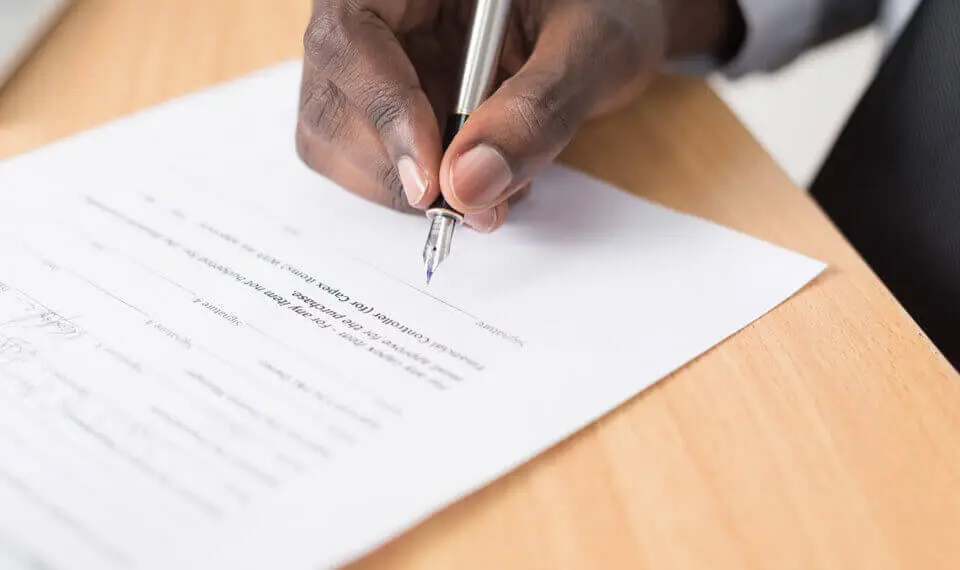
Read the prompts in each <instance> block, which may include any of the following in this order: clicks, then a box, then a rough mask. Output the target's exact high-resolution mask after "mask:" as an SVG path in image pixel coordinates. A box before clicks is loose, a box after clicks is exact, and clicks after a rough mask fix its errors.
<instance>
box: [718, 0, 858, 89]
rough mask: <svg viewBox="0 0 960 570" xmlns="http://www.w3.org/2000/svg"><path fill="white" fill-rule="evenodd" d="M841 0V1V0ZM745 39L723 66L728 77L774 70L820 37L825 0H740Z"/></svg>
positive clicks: (825, 9)
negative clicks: (733, 55) (738, 50)
mask: <svg viewBox="0 0 960 570" xmlns="http://www.w3.org/2000/svg"><path fill="white" fill-rule="evenodd" d="M840 1H841V2H842V1H844V0H840ZM739 2H740V9H741V11H742V13H743V19H744V21H745V22H746V38H745V39H744V44H743V47H742V48H741V49H740V52H739V53H738V54H737V56H736V57H735V58H734V59H733V60H732V61H731V62H729V63H728V64H727V65H726V66H724V67H723V68H722V71H724V73H725V74H726V75H728V76H731V77H740V76H742V75H746V74H747V73H750V72H754V71H773V70H776V69H778V68H780V67H782V66H784V65H786V64H787V63H789V62H791V61H793V60H794V59H795V58H796V57H797V56H799V55H800V54H801V53H802V52H803V51H804V50H806V49H807V48H809V47H811V46H812V45H814V44H816V43H817V41H818V40H819V35H820V31H821V22H823V20H824V18H825V16H826V12H827V8H826V6H825V4H829V2H826V3H825V2H824V0H739Z"/></svg>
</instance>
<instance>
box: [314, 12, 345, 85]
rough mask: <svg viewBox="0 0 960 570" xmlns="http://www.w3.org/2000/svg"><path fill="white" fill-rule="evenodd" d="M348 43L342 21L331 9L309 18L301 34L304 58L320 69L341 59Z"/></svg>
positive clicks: (322, 69)
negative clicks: (305, 29) (305, 28)
mask: <svg viewBox="0 0 960 570" xmlns="http://www.w3.org/2000/svg"><path fill="white" fill-rule="evenodd" d="M349 45H350V42H349V38H348V35H347V32H346V29H345V28H344V26H343V22H342V21H341V19H340V18H339V17H338V16H337V15H336V14H335V13H333V12H332V11H323V12H320V13H319V14H317V15H315V16H314V17H313V18H311V20H310V24H309V25H307V31H306V32H305V33H304V35H303V50H304V54H305V55H306V59H307V60H308V61H309V62H310V63H312V64H313V65H314V66H315V67H316V68H317V69H318V70H321V71H324V70H326V69H328V68H329V67H330V66H332V65H334V64H335V63H336V62H338V61H341V60H342V59H343V56H344V53H345V52H346V51H347V50H348V49H349Z"/></svg>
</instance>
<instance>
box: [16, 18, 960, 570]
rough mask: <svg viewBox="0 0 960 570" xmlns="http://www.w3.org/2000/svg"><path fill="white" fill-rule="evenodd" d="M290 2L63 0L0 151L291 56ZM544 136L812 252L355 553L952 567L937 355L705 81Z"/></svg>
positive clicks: (612, 175) (876, 569) (953, 494)
mask: <svg viewBox="0 0 960 570" xmlns="http://www.w3.org/2000/svg"><path fill="white" fill-rule="evenodd" d="M308 16H309V3H308V2H306V1H294V0H272V1H270V2H265V1H263V0H204V1H202V2H197V1H196V0H156V1H153V2H140V1H135V0H126V1H124V0H80V1H79V2H78V3H77V6H76V7H74V8H73V9H72V11H71V13H70V14H68V15H67V17H66V18H65V20H64V21H63V22H62V23H61V24H60V26H59V27H58V28H57V29H56V30H55V32H54V34H53V36H52V37H51V38H50V40H49V41H48V42H47V43H46V44H45V45H44V47H43V48H42V49H41V50H40V51H39V52H38V53H37V54H36V56H35V57H34V58H33V59H32V60H31V61H30V62H29V63H28V64H27V65H26V66H25V67H24V68H23V69H22V70H21V72H20V73H19V74H18V76H17V77H16V78H15V79H14V81H13V82H12V83H11V84H10V86H9V87H8V88H7V90H6V91H5V92H4V93H3V94H2V96H0V157H8V156H13V155H14V154H17V153H19V152H22V151H25V150H28V149H31V148H35V147H37V146H39V145H41V144H43V143H46V142H50V141H52V140H55V139H58V138H60V137H63V136H66V135H69V134H71V133H74V132H77V131H80V130H82V129H86V128H88V127H92V126H94V125H97V124H99V123H102V122H104V121H106V120H108V119H111V118H114V117H117V116H120V115H124V114H127V113H129V112H132V111H135V110H137V109H141V108H144V107H146V106H149V105H151V104H154V103H158V102H160V101H163V100H166V99H169V98H171V97H173V96H176V95H180V94H183V93H186V92H188V91H191V90H194V89H197V88H200V87H203V86H206V85H209V84H212V83H215V82H218V81H221V80H224V79H227V78H230V77H234V76H236V75H239V74H242V73H244V72H247V71H250V70H253V69H255V68H258V67H261V66H264V65H267V64H270V63H273V62H276V61H279V60H281V59H285V58H289V57H298V56H299V54H300V51H301V48H300V44H301V37H302V30H303V28H304V26H305V24H306V21H307V18H308ZM238 120H242V117H238ZM563 159H564V160H565V161H566V162H568V163H570V164H572V165H574V166H576V167H579V168H581V169H583V170H585V171H588V172H590V173H593V174H595V175H597V176H599V177H601V178H604V179H606V180H608V181H610V182H612V183H614V184H616V185H618V186H620V187H622V188H625V189H627V190H629V191H632V192H635V193H637V194H639V195H642V196H646V197H648V198H651V199H653V200H655V201H657V202H660V203H663V204H665V205H668V206H671V207H674V208H677V209H680V210H683V211H686V212H690V213H693V214H696V215H699V216H703V217H705V218H709V219H712V220H715V221H717V222H720V223H722V224H725V225H728V226H731V227H734V228H737V229H740V230H742V231H744V232H747V233H750V234H752V235H755V236H758V237H760V238H763V239H767V240H769V241H772V242H775V243H778V244H781V245H784V246H786V247H789V248H791V249H795V250H798V251H801V252H803V253H806V254H808V255H811V256H814V257H817V258H819V259H822V260H824V261H827V262H829V263H830V264H831V269H830V270H829V271H828V272H827V273H826V274H825V275H824V276H823V277H822V278H820V279H818V280H817V281H816V282H815V283H814V284H813V285H812V286H810V287H808V288H807V289H805V290H804V291H803V292H801V293H800V294H799V295H797V296H796V297H795V298H793V299H792V300H790V301H789V302H787V303H786V304H784V305H783V306H781V307H779V308H778V309H776V310H775V311H773V312H772V313H771V314H770V315H768V316H767V317H765V318H763V319H761V320H760V321H759V322H757V323H756V324H754V325H752V326H750V327H748V328H747V329H746V330H744V331H743V332H742V333H740V334H738V335H736V336H735V337H734V338H732V339H730V340H729V341H727V342H725V343H723V344H722V345H721V346H720V347H718V348H716V349H714V350H712V351H710V352H709V353H708V354H706V355H704V356H703V357H701V358H699V359H698V360H696V361H695V362H693V363H691V364H690V365H688V366H686V367H685V368H683V369H682V370H681V371H679V372H678V373H676V374H674V375H673V376H672V377H670V378H668V379H667V380H665V381H663V382H661V383H660V384H659V385H658V386H656V387H654V388H653V389H651V390H649V391H647V392H646V393H644V394H643V395H641V396H639V397H637V398H635V399H634V400H633V401H632V402H630V403H628V404H627V405H625V406H623V407H621V408H620V409H618V410H616V411H615V412H613V413H611V414H610V415H609V416H608V417H606V418H604V419H603V420H601V421H600V422H598V423H597V424H595V425H594V426H592V427H590V428H588V429H586V430H584V431H583V432H582V433H580V434H579V435H577V436H576V437H574V438H571V439H570V440H568V441H567V442H565V443H563V444H561V445H559V446H557V447H556V448H554V449H553V450H551V451H549V452H547V453H545V454H544V455H543V456H541V457H540V458H538V459H536V460H535V461H533V462H532V463H530V464H528V465H526V466H525V467H523V468H521V469H519V470H518V471H516V472H514V473H513V474H511V475H509V476H508V477H506V478H504V479H502V480H500V481H497V482H496V483H493V484H492V485H490V486H489V487H487V488H485V489H483V490H482V491H480V492H478V493H476V494H474V495H473V496H471V497H469V498H467V499H465V500H463V501H461V502H460V503H458V504H456V505H454V506H453V507H451V508H448V509H446V510H444V511H443V512H441V513H439V514H438V515H437V516H435V517H433V518H431V519H430V520H428V521H427V522H425V523H424V524H422V525H420V526H419V527H417V528H416V529H414V530H412V531H411V532H409V533H407V534H406V535H404V536H403V537H401V538H399V539H398V540H396V541H394V542H392V543H391V544H389V545H387V546H386V547H384V548H383V549H381V550H380V551H378V552H376V553H374V554H372V555H371V556H369V557H367V558H366V559H365V560H363V561H361V562H360V563H359V564H358V565H357V566H356V568H358V569H368V568H369V569H373V568H378V569H379V568H410V569H427V570H429V569H437V570H441V569H442V570H447V569H450V568H457V569H474V568H475V569H478V570H479V569H484V570H486V569H490V568H537V569H538V568H544V569H547V568H549V569H558V568H571V569H574V568H576V569H580V568H590V569H593V568H598V569H599V568H604V569H610V568H631V569H643V568H649V569H654V568H655V569H657V570H662V569H690V570H702V569H705V568H710V569H727V568H730V569H744V568H750V569H752V568H771V569H778V570H779V569H794V568H795V569H798V570H801V569H802V570H809V569H828V568H838V569H840V568H842V569H850V568H869V569H871V570H880V569H900V568H902V569H915V568H924V569H933V568H957V567H960V540H957V538H958V533H960V530H958V529H960V492H958V489H960V384H958V382H957V380H958V378H957V374H956V373H955V372H954V370H953V369H952V368H951V367H950V366H949V365H948V364H947V363H946V362H945V361H944V360H943V359H942V358H941V357H940V356H939V355H938V354H937V352H936V350H935V349H934V348H933V347H932V346H931V345H930V343H929V342H928V341H927V339H926V338H925V337H924V335H923V334H922V333H921V332H920V331H919V330H918V329H917V327H916V325H915V324H914V323H913V322H912V321H911V320H910V319H909V318H908V317H907V316H906V315H905V314H904V312H903V310H902V309H901V308H900V306H899V305H897V303H896V302H895V301H894V300H893V299H892V298H891V297H890V295H889V293H888V292H887V291H886V290H885V289H884V288H883V286H882V285H881V284H880V283H879V282H878V281H877V279H876V278H875V277H874V276H873V274H872V273H871V272H870V271H869V269H868V268H867V267H866V266H865V265H864V264H863V262H862V261H861V260H860V258H859V257H858V256H857V255H856V253H855V252H854V251H853V250H852V249H851V248H850V247H849V246H848V245H847V243H846V242H845V241H844V240H843V239H842V238H841V236H840V235H839V234H838V233H837V232H836V230H835V229H834V228H833V227H832V226H831V224H830V223H829V222H828V221H827V219H826V218H825V217H824V216H823V214H822V213H821V212H820V211H819V209H818V208H817V207H816V206H815V204H814V203H813V202H812V201H811V200H810V199H809V198H808V197H807V196H806V195H805V194H804V193H803V192H801V191H800V190H798V189H797V188H795V187H794V186H793V185H791V184H790V182H789V181H788V179H787V178H786V176H785V175H784V174H783V173H782V172H781V171H780V169H779V168H778V167H777V166H776V165H775V164H774V163H773V161H772V160H771V159H770V158H769V157H768V156H767V155H766V154H765V153H764V152H763V151H762V149H761V148H760V147H759V146H758V145H757V143H756V142H755V141H754V140H753V139H752V138H751V137H750V136H749V135H748V133H747V132H746V131H745V130H744V128H743V127H742V126H741V125H740V124H739V123H738V122H737V121H736V119H735V118H734V117H733V116H732V114H731V113H730V111H729V110H728V109H726V108H725V107H724V106H723V104H722V103H721V102H720V101H719V100H718V99H717V98H716V97H715V96H714V95H713V93H712V92H710V90H709V89H708V88H707V87H705V86H704V85H703V84H702V83H701V82H699V81H696V80H692V79H679V78H675V79H664V80H663V81H661V82H660V83H658V84H657V85H656V86H655V87H654V88H653V89H652V90H651V92H650V93H649V94H648V95H647V96H646V97H644V98H643V99H642V100H641V101H640V102H638V103H637V104H635V105H633V106H632V107H631V108H629V109H627V110H626V111H624V112H622V113H620V114H618V115H617V116H615V117H611V118H608V119H606V120H601V121H597V122H595V123H592V124H590V125H589V126H588V127H586V128H585V129H584V130H583V132H582V133H581V134H580V135H579V136H578V138H577V139H576V141H575V142H574V144H573V145H572V146H571V147H570V148H569V150H568V151H567V152H566V153H565V154H564V156H563ZM322 540H323V537H318V541H322Z"/></svg>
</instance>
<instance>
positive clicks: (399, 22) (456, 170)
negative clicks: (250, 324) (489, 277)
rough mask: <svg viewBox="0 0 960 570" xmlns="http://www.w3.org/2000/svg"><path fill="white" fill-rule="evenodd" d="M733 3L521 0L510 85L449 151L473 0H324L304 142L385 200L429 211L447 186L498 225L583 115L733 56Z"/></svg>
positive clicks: (471, 210) (300, 138)
mask: <svg viewBox="0 0 960 570" xmlns="http://www.w3.org/2000/svg"><path fill="white" fill-rule="evenodd" d="M733 1H734V0H514V3H513V15H512V18H511V21H510V26H509V31H508V34H507V39H506V43H505V46H504V50H503V56H502V58H501V66H500V67H501V69H500V76H501V80H502V81H501V82H500V83H499V85H498V88H497V89H496V90H495V92H494V93H493V94H492V95H491V96H490V98H489V99H488V100H487V101H486V102H485V103H484V104H483V105H481V107H480V108H479V109H477V110H476V111H475V112H474V113H473V114H472V115H471V117H470V120H469V122H468V123H467V125H466V126H465V127H464V128H463V130H462V131H461V132H460V133H459V135H458V136H457V137H456V138H455V140H454V141H453V143H452V144H451V145H450V147H449V148H448V149H447V151H446V152H445V153H444V152H442V151H441V143H440V133H441V131H442V128H443V126H444V120H445V116H446V114H447V113H448V112H449V110H450V109H451V108H452V105H453V103H454V98H455V97H456V93H455V91H456V88H457V82H458V81H459V73H460V69H459V65H460V61H459V58H460V55H461V53H462V51H463V41H464V38H465V37H466V34H467V27H468V24H469V10H470V8H471V6H472V2H471V1H469V0H316V1H315V2H314V13H313V18H312V20H311V22H310V26H309V28H308V30H307V33H306V36H305V42H304V43H305V49H306V56H305V59H306V61H305V66H304V77H303V87H302V93H301V112H300V120H299V124H298V128H297V148H298V149H299V152H300V155H301V157H302V158H303V160H304V161H305V162H306V163H307V164H308V165H309V166H310V167H311V168H313V169H314V170H316V171H317V172H319V173H321V174H323V175H325V176H327V177H328V178H331V179H332V180H334V181H335V182H337V183H338V184H340V185H341V186H343V187H344V188H347V189H349V190H350V191H352V192H355V193H356V194H358V195H360V196H363V197H365V198H367V199H370V200H372V201H374V202H377V203H380V204H383V205H386V206H389V207H393V208H396V209H400V210H406V211H418V210H424V209H425V208H426V207H428V206H429V205H430V204H431V203H432V202H433V201H434V199H435V198H436V197H437V196H438V195H439V194H440V193H443V195H444V197H445V198H446V199H447V201H448V202H449V203H450V204H451V205H453V206H454V207H455V208H457V209H458V210H460V211H461V212H464V213H465V214H466V216H465V223H466V224H467V225H468V226H470V227H473V228H474V229H476V230H478V231H481V232H492V231H495V230H496V229H497V228H499V227H500V226H501V225H502V224H503V222H504V221H505V220H506V217H507V211H508V209H509V201H510V198H511V197H513V196H515V195H517V194H518V193H519V192H522V191H523V190H524V189H525V188H526V187H527V186H528V185H529V182H530V180H531V179H532V178H533V176H535V175H536V173H537V172H538V171H539V170H540V169H541V168H543V167H544V166H546V165H547V164H549V163H550V162H551V161H553V159H555V158H556V156H557V155H558V154H559V153H560V151H561V150H563V148H564V147H565V146H566V145H567V144H568V143H569V142H570V139H571V138H572V137H573V135H574V134H575V133H576V130H577V128H578V127H579V126H580V125H581V123H583V121H585V120H587V119H589V118H591V117H594V116H597V115H601V114H604V113H608V112H611V111H613V110H615V109H617V108H619V107H621V106H623V105H625V104H627V103H629V102H630V101H631V100H633V99H634V98H636V97H637V96H638V95H639V94H640V93H642V92H643V90H644V89H645V88H646V86H647V85H648V84H649V83H650V81H651V80H652V79H653V78H654V77H656V75H657V73H658V72H659V70H660V68H661V66H662V64H663V62H664V61H665V59H666V58H668V57H683V56H688V55H698V54H706V53H711V54H720V53H721V52H723V50H724V49H725V47H727V46H729V44H730V43H731V41H732V40H731V33H730V31H731V30H732V29H736V27H737V26H736V25H735V24H736V23H735V22H732V21H731V15H734V16H735V11H734V10H731V3H732V2H733ZM741 24H742V23H741Z"/></svg>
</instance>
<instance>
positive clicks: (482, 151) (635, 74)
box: [440, 2, 660, 213]
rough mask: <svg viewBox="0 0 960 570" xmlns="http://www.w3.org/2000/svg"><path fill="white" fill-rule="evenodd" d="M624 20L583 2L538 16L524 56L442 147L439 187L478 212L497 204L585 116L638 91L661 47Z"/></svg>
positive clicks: (529, 175) (466, 208)
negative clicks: (536, 28) (536, 29)
mask: <svg viewBox="0 0 960 570" xmlns="http://www.w3.org/2000/svg"><path fill="white" fill-rule="evenodd" d="M630 4H633V5H636V4H635V3H634V2H630ZM555 5H561V3H557V4H555ZM566 6H569V3H568V4H566ZM630 21H631V19H626V21H624V19H621V18H618V15H617V14H610V13H609V11H601V10H595V9H593V8H592V7H591V4H590V3H589V2H584V3H580V4H577V7H576V8H558V9H556V10H554V11H553V12H552V13H548V14H547V15H546V16H545V17H544V19H543V20H542V24H541V27H540V33H539V36H538V38H537V42H536V45H535V47H534V50H533V53H532V55H531V56H530V58H529V59H528V60H527V62H526V64H525V65H524V66H523V67H522V68H521V69H520V70H519V71H518V72H517V73H516V75H514V76H513V77H512V78H510V79H508V80H507V81H506V82H504V83H503V84H502V85H501V86H500V88H499V89H498V90H497V91H496V92H495V93H494V94H493V95H492V96H491V97H490V98H489V99H488V100H487V101H486V102H484V103H483V105H481V106H480V107H479V108H478V109H477V110H476V111H474V113H473V114H472V115H471V116H470V118H469V120H468V121H467V122H466V124H465V125H464V127H463V128H462V130H461V131H460V132H459V134H458V135H457V136H456V138H455V139H454V140H453V142H452V143H451V144H450V147H449V148H448V149H447V151H446V153H445V154H444V157H443V162H442V163H441V169H440V183H441V190H442V191H443V194H444V197H445V198H446V199H447V201H448V202H449V203H450V204H451V205H452V206H453V207H454V208H457V209H458V210H459V211H461V212H464V213H477V212H486V211H489V210H490V209H491V208H494V207H496V206H497V205H499V204H502V203H503V202H504V201H505V200H507V199H508V198H510V196H511V195H512V194H513V193H514V192H516V191H517V190H519V189H521V188H523V187H524V186H525V185H526V184H527V183H528V182H529V181H530V180H531V179H532V178H533V176H534V175H536V173H537V172H538V171H539V170H540V169H542V168H543V167H544V166H546V165H548V164H549V163H551V162H552V161H553V160H554V159H555V158H556V157H557V155H558V154H560V152H561V151H562V150H563V148H564V147H565V146H566V145H567V144H568V143H569V142H570V139H571V138H572V137H573V135H574V133H575V132H576V130H577V128H578V127H579V126H580V124H581V123H582V122H583V121H584V120H585V119H586V118H587V117H589V116H590V115H591V114H592V113H594V112H595V111H598V110H600V109H606V108H608V107H609V106H610V104H611V102H612V101H617V102H622V101H623V100H624V95H625V94H627V95H629V96H632V95H634V94H635V93H636V92H637V91H639V89H640V87H641V86H642V85H643V84H645V83H646V81H647V79H648V78H649V76H650V75H651V71H652V70H653V69H654V68H655V67H656V63H655V62H657V61H658V60H659V53H660V50H658V49H651V48H654V47H655V42H653V41H650V40H646V39H643V38H644V37H647V38H648V37H649V35H647V34H644V33H642V32H641V31H640V30H635V29H632V28H631V26H630V24H629V23H628V22H630Z"/></svg>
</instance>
